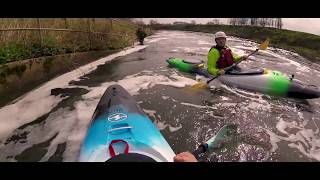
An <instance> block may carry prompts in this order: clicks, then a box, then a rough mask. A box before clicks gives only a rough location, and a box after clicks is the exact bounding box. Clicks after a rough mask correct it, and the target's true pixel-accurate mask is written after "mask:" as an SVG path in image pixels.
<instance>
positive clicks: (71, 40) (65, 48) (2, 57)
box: [0, 18, 152, 64]
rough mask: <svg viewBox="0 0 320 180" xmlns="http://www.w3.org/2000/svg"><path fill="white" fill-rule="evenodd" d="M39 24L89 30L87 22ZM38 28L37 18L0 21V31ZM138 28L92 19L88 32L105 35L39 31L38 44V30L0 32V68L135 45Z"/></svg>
mask: <svg viewBox="0 0 320 180" xmlns="http://www.w3.org/2000/svg"><path fill="white" fill-rule="evenodd" d="M40 24H41V27H43V28H56V29H66V28H68V29H72V30H83V31H87V30H88V19H87V18H68V19H64V18H47V19H40ZM37 27H38V21H37V19H36V18H33V19H32V18H0V29H8V28H37ZM137 28H138V25H137V24H134V23H132V22H130V21H128V20H124V19H117V20H114V21H112V22H111V20H110V19H106V18H100V19H99V18H95V19H90V30H91V31H93V32H103V33H108V34H107V35H102V34H93V33H92V34H91V35H90V36H89V33H83V32H67V31H48V30H42V31H41V36H42V41H40V34H39V31H38V30H33V31H31V30H26V31H2V32H1V31H0V64H5V63H8V62H12V61H17V60H24V59H29V58H37V57H41V56H52V55H57V54H64V53H73V52H86V51H98V50H117V49H121V48H124V47H127V46H130V45H132V44H133V43H134V42H135V41H136V30H137ZM147 31H148V35H150V34H151V33H152V32H151V31H150V29H148V30H147ZM90 40H91V43H90Z"/></svg>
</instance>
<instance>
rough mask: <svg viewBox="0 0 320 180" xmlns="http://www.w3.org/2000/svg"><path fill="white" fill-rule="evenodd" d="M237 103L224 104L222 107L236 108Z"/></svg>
mask: <svg viewBox="0 0 320 180" xmlns="http://www.w3.org/2000/svg"><path fill="white" fill-rule="evenodd" d="M236 105H237V103H222V104H221V107H235V106H236Z"/></svg>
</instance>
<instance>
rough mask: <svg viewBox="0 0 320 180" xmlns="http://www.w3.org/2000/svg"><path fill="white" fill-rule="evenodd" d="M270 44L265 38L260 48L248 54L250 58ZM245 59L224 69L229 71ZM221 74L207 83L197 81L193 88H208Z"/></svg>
mask: <svg viewBox="0 0 320 180" xmlns="http://www.w3.org/2000/svg"><path fill="white" fill-rule="evenodd" d="M268 45H269V39H267V40H265V41H264V42H263V43H261V44H260V46H259V48H257V49H256V50H255V51H253V52H252V53H250V54H249V55H248V56H247V58H248V57H249V56H251V55H253V54H255V53H257V52H258V51H259V50H266V49H267V47H268ZM247 58H245V59H247ZM245 59H242V60H240V61H238V62H236V63H234V64H233V65H232V66H230V67H227V68H225V69H224V70H225V72H227V71H229V70H230V69H232V68H234V67H236V66H237V65H238V64H239V63H240V62H242V61H243V60H245ZM221 75H222V74H219V75H217V76H215V77H213V78H211V79H209V80H208V81H207V82H206V83H204V82H199V83H197V84H194V85H192V86H191V88H192V89H195V88H207V87H209V86H208V84H209V83H210V82H211V81H213V80H215V79H216V78H218V77H220V76H221Z"/></svg>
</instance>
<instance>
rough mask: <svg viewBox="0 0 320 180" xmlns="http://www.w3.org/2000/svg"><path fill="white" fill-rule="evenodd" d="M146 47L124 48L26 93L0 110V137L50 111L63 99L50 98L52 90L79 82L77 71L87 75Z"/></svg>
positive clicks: (79, 75)
mask: <svg viewBox="0 0 320 180" xmlns="http://www.w3.org/2000/svg"><path fill="white" fill-rule="evenodd" d="M146 47H147V46H139V47H135V48H126V49H125V50H124V51H121V52H118V53H115V54H112V55H110V56H107V57H104V58H101V59H99V60H97V61H94V62H92V63H89V64H87V65H84V66H81V67H80V68H78V69H76V70H73V71H70V72H68V73H66V74H63V75H61V76H59V77H57V78H54V79H52V80H50V81H48V82H47V83H45V84H44V85H42V86H41V87H39V88H37V89H35V90H33V91H31V92H29V93H27V94H25V95H24V97H23V98H20V100H18V101H17V102H16V103H15V104H11V105H8V106H5V107H3V108H1V109H0V137H1V138H3V137H5V136H7V135H8V134H9V133H10V132H12V131H13V130H14V129H16V128H17V127H19V126H21V125H23V124H26V123H28V122H31V121H33V120H35V119H37V118H39V117H40V116H42V115H43V114H46V113H48V112H50V111H51V109H53V108H54V107H55V106H56V105H58V103H59V102H61V101H62V100H63V98H60V97H56V96H51V95H50V91H51V89H54V88H67V87H68V86H69V85H68V83H69V82H70V81H72V80H80V79H79V78H80V77H81V76H82V75H83V74H79V69H81V72H83V73H84V74H86V73H89V72H91V71H93V70H95V69H96V68H97V66H98V65H100V64H104V63H106V62H108V61H111V60H112V59H114V58H116V57H120V56H124V55H127V54H130V53H133V52H136V51H138V50H140V49H144V48H146Z"/></svg>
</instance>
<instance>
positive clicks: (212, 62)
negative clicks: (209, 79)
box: [208, 49, 220, 76]
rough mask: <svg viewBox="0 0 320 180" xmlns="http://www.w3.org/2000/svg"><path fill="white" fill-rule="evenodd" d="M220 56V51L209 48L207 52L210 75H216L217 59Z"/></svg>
mask: <svg viewBox="0 0 320 180" xmlns="http://www.w3.org/2000/svg"><path fill="white" fill-rule="evenodd" d="M219 58H220V53H219V51H218V50H217V49H211V51H210V52H209V53H208V72H209V73H210V74H212V75H215V76H216V75H217V74H218V72H219V70H220V69H218V68H217V61H218V59H219Z"/></svg>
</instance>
